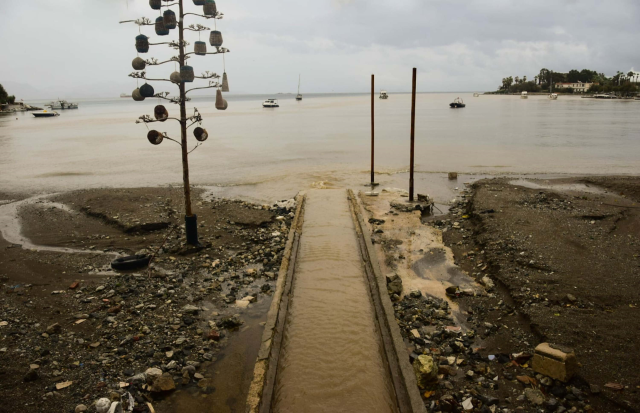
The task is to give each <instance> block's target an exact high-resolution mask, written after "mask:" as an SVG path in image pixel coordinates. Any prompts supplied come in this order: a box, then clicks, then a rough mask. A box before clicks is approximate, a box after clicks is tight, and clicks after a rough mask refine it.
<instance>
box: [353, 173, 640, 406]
mask: <svg viewBox="0 0 640 413" xmlns="http://www.w3.org/2000/svg"><path fill="white" fill-rule="evenodd" d="M512 180H513V178H511V179H506V178H504V179H502V178H501V179H494V180H484V181H481V182H479V183H476V184H474V185H473V186H472V187H470V188H469V189H468V190H467V191H463V192H462V193H461V195H460V196H459V197H458V201H457V202H455V203H454V204H453V205H451V210H450V212H449V214H447V215H440V216H435V217H428V218H427V217H425V216H423V214H421V213H420V212H418V211H413V212H402V211H401V210H399V209H397V208H394V207H392V204H397V203H398V202H397V201H398V200H401V199H402V198H404V199H405V202H406V193H405V194H403V193H402V191H397V190H392V189H390V190H382V191H381V193H380V196H378V197H367V196H364V195H363V194H361V198H362V199H363V203H364V204H365V205H366V209H367V211H368V212H369V216H370V219H369V223H370V227H371V231H372V233H373V237H372V241H373V242H374V244H375V245H376V248H377V249H378V254H379V256H380V257H385V259H384V260H382V258H381V261H384V264H383V268H382V270H383V271H385V272H386V275H387V277H388V278H387V281H388V290H389V291H388V293H389V294H390V296H391V298H392V300H394V301H395V304H394V308H395V312H396V320H397V322H398V325H399V326H400V329H401V332H402V335H403V337H404V339H405V343H406V346H407V357H409V358H410V360H411V361H412V362H413V363H414V365H415V363H416V360H418V358H419V356H428V357H431V358H432V359H433V361H434V362H435V364H436V366H437V380H434V381H431V382H428V383H427V382H423V383H420V381H419V385H420V390H421V393H422V394H423V401H424V403H425V406H426V407H427V409H428V411H433V412H440V411H442V412H451V411H455V412H457V411H482V412H485V411H490V412H514V411H523V412H539V411H541V410H544V411H549V412H565V411H583V412H587V411H592V412H623V411H637V410H638V387H637V386H638V383H639V382H640V381H639V379H638V371H640V370H639V369H638V367H640V362H639V359H638V353H637V351H636V350H635V343H637V339H638V337H637V335H638V331H640V328H638V327H640V326H639V325H638V320H639V318H638V317H637V311H638V308H637V305H638V300H639V299H640V295H639V294H638V291H639V289H638V287H640V285H638V282H639V280H640V277H639V276H638V269H639V262H638V259H639V258H638V257H639V255H638V252H639V250H640V243H639V241H638V234H639V232H638V230H637V228H639V227H638V217H639V215H638V214H639V213H640V209H638V201H639V200H640V199H639V197H638V195H639V194H640V191H639V187H638V183H639V182H640V179H638V178H632V177H621V178H615V177H594V178H584V179H578V178H571V179H562V180H526V181H523V180H519V181H516V182H512V183H511V181H512ZM403 195H404V196H403ZM542 342H550V343H553V344H554V345H559V346H561V347H563V348H565V349H567V350H568V348H571V349H573V350H574V351H575V353H576V356H577V358H578V361H579V362H580V363H581V367H580V369H579V370H578V372H577V374H576V375H575V376H574V377H572V378H571V379H570V380H569V381H566V382H562V381H559V380H557V379H554V378H552V377H549V376H547V375H545V374H541V373H540V372H539V371H536V370H533V368H532V356H533V354H534V350H535V348H536V346H537V345H538V344H539V343H542Z"/></svg>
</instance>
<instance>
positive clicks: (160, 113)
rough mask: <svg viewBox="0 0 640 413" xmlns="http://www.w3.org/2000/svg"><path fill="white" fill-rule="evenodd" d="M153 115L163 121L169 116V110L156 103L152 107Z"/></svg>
mask: <svg viewBox="0 0 640 413" xmlns="http://www.w3.org/2000/svg"><path fill="white" fill-rule="evenodd" d="M153 116H155V117H156V119H157V120H159V121H160V122H164V121H165V120H167V118H168V117H169V111H168V110H167V108H165V107H164V106H162V105H158V106H156V107H155V108H154V109H153Z"/></svg>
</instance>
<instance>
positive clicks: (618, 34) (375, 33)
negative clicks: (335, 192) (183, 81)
mask: <svg viewBox="0 0 640 413" xmlns="http://www.w3.org/2000/svg"><path fill="white" fill-rule="evenodd" d="M184 1H185V5H186V7H187V10H188V11H197V10H198V9H200V8H198V7H196V6H194V5H193V2H192V0H184ZM217 5H218V9H219V10H220V11H222V12H223V13H224V14H225V17H224V19H223V20H220V21H218V22H217V23H218V29H219V30H221V31H222V34H223V37H224V46H225V47H227V48H229V49H230V50H231V53H229V54H228V55H227V59H226V69H227V73H228V76H229V81H230V85H231V91H232V92H233V93H276V92H295V90H296V88H297V81H298V74H299V73H301V74H302V92H303V93H311V92H319V93H330V92H366V91H367V90H368V88H369V82H370V75H371V74H372V73H375V74H376V86H377V88H385V89H387V90H389V91H391V92H399V91H408V90H410V86H411V68H412V67H414V66H415V67H417V68H418V90H419V91H424V92H429V91H485V90H494V89H496V88H497V86H498V85H499V84H500V81H501V79H502V77H505V76H508V75H512V76H516V75H519V76H523V75H526V76H527V77H528V78H533V76H535V75H536V74H537V73H538V72H539V69H540V68H542V67H546V68H549V69H551V70H554V71H558V72H565V71H568V70H569V69H572V68H575V69H583V68H589V69H592V70H597V71H598V72H604V73H606V74H608V75H611V74H615V72H616V71H617V70H622V71H625V72H627V71H629V70H631V69H633V68H640V47H638V44H639V43H638V42H639V41H640V24H639V22H640V1H638V0H606V1H604V0H535V1H530V0H385V1H382V0H219V1H217ZM158 15H159V14H158V12H157V11H155V10H151V8H150V7H149V5H148V1H147V0H58V1H51V0H28V1H27V0H0V16H2V17H3V19H2V25H0V40H1V42H0V45H1V46H0V52H1V53H0V55H1V56H2V63H1V64H0V83H2V84H4V85H5V87H6V88H7V89H9V90H8V91H9V93H14V94H16V95H18V98H20V97H21V96H19V95H20V94H21V93H22V94H23V95H24V97H49V96H51V97H53V96H60V98H63V97H66V98H70V97H109V96H118V95H119V94H120V93H121V92H131V91H132V90H133V89H134V88H135V87H136V82H135V80H133V79H131V78H128V77H127V75H128V74H129V73H130V72H131V71H132V68H131V60H132V59H133V58H134V57H136V50H135V47H134V43H135V36H136V35H137V34H138V27H137V26H135V25H133V24H118V21H119V20H124V19H134V18H138V17H142V16H146V17H150V18H154V19H155V17H157V16H158ZM198 22H200V23H202V24H204V25H207V26H210V27H213V24H214V22H213V20H204V19H201V18H195V17H194V16H187V17H186V23H187V24H190V23H198ZM143 33H145V34H147V35H149V36H151V37H152V41H154V40H157V39H158V37H157V36H155V33H154V31H153V27H151V26H149V27H145V28H144V29H143ZM171 36H172V37H175V36H177V34H175V32H172V34H171ZM168 37H169V36H166V37H164V38H161V39H166V38H168ZM207 38H208V36H203V40H206V39H207ZM188 39H189V40H191V41H194V40H197V34H192V33H190V37H188ZM163 41H164V40H163ZM191 47H192V46H191ZM170 52H171V50H169V49H168V48H167V47H166V46H155V47H152V48H151V50H150V53H147V54H145V55H142V57H145V58H146V57H151V56H154V57H158V58H163V57H167V56H170V55H171V54H170ZM191 64H192V65H193V66H194V68H195V70H196V73H199V72H201V71H204V70H211V71H216V72H222V58H221V57H220V56H206V57H195V58H194V59H192V60H191ZM169 66H172V65H163V66H159V67H155V68H153V69H152V72H151V74H153V75H154V76H158V77H160V76H168V74H169V72H170V71H172V70H173V68H172V67H169ZM12 89H13V90H12Z"/></svg>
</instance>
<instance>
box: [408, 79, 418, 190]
mask: <svg viewBox="0 0 640 413" xmlns="http://www.w3.org/2000/svg"><path fill="white" fill-rule="evenodd" d="M415 126H416V68H415V67H414V68H413V84H412V86H411V161H410V165H409V202H413V150H414V140H415V139H414V138H415Z"/></svg>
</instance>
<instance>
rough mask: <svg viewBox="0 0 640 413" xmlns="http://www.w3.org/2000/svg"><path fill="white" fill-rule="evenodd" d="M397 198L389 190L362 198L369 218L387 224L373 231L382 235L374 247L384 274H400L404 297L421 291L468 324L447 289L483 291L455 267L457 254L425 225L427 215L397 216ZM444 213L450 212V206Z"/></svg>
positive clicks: (409, 214) (414, 213) (378, 236)
mask: <svg viewBox="0 0 640 413" xmlns="http://www.w3.org/2000/svg"><path fill="white" fill-rule="evenodd" d="M397 196H398V194H397V193H394V192H393V191H392V190H386V191H383V192H381V194H380V196H378V197H367V196H362V197H361V199H362V202H363V203H364V205H365V208H366V209H367V211H368V212H369V216H371V217H374V218H377V219H382V220H384V221H385V222H384V223H383V224H380V225H372V228H371V229H372V230H381V231H382V232H381V233H379V234H374V238H375V239H376V242H375V244H374V246H375V248H376V253H377V254H378V260H379V261H380V266H381V269H382V271H383V274H385V275H393V274H398V275H399V276H400V278H402V284H403V294H408V293H410V292H411V291H412V290H420V291H421V292H422V293H423V294H425V295H429V296H433V297H437V298H442V299H445V300H447V301H448V303H449V305H450V308H451V311H452V315H453V317H455V319H456V320H457V321H458V322H459V323H460V322H462V321H464V318H465V317H464V316H463V315H462V314H461V313H460V308H459V306H458V303H457V302H456V301H452V300H451V299H450V298H449V297H448V296H447V294H446V289H447V287H450V286H452V285H455V286H458V287H460V288H461V289H471V290H474V291H478V292H481V291H483V289H482V287H480V286H479V285H478V284H477V283H476V282H475V280H474V279H472V278H471V277H469V276H468V275H467V274H465V273H464V272H463V271H461V270H460V269H459V267H458V266H457V265H455V264H454V257H453V252H452V251H451V250H450V249H449V248H447V247H446V246H445V245H444V242H443V241H442V233H441V232H440V231H438V230H437V229H435V228H433V227H431V226H428V225H424V220H425V216H424V215H421V214H420V212H418V211H414V212H412V213H399V214H397V215H396V213H395V211H393V210H392V209H391V206H390V204H391V201H392V200H393V199H395V198H397ZM440 209H441V210H442V212H445V211H448V208H447V207H446V206H445V209H442V207H440ZM427 218H429V217H427ZM432 219H433V218H432Z"/></svg>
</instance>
